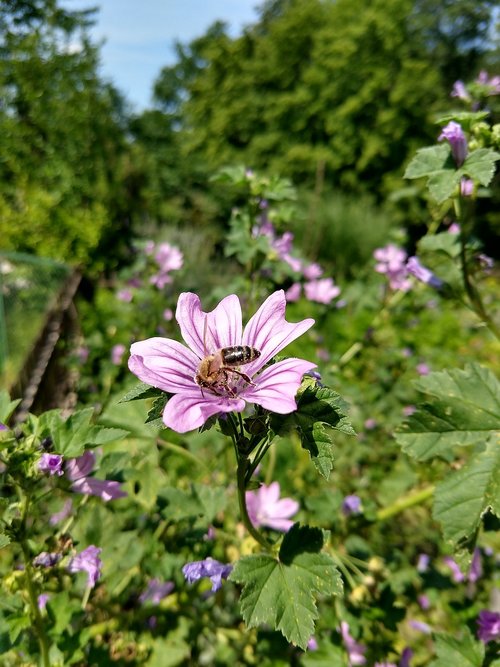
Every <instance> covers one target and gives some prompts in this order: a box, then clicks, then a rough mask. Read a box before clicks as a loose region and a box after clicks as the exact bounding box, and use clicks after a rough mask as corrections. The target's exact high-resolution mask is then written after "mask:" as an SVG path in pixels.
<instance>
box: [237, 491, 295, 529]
mask: <svg viewBox="0 0 500 667" xmlns="http://www.w3.org/2000/svg"><path fill="white" fill-rule="evenodd" d="M245 500H246V504H247V509H248V516H249V517H250V520H251V522H252V523H253V525H254V526H267V527H268V528H274V530H282V531H283V532H286V531H288V530H290V528H291V527H292V526H293V521H290V518H289V517H291V516H293V515H294V514H296V513H297V512H298V511H299V503H298V502H297V501H296V500H293V499H292V498H281V499H280V485H279V482H272V483H271V484H270V485H269V486H266V485H265V484H263V485H262V486H261V487H259V488H258V489H257V491H247V492H246V494H245Z"/></svg>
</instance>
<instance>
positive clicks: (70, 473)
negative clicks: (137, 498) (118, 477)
mask: <svg viewBox="0 0 500 667" xmlns="http://www.w3.org/2000/svg"><path fill="white" fill-rule="evenodd" d="M94 465H95V456H94V453H93V452H92V451H90V450H87V451H86V452H85V453H84V454H82V456H79V457H78V458H76V459H70V460H69V461H68V462H67V463H66V476H67V477H68V479H70V480H71V481H72V482H73V483H72V485H71V490H72V491H74V492H75V493H83V494H85V495H89V496H98V497H99V498H102V500H104V502H108V501H109V500H115V499H117V498H124V497H125V496H126V495H127V494H126V492H125V491H122V490H121V488H120V483H119V482H114V481H110V480H107V479H95V478H94V477H89V475H90V473H91V472H92V470H93V468H94Z"/></svg>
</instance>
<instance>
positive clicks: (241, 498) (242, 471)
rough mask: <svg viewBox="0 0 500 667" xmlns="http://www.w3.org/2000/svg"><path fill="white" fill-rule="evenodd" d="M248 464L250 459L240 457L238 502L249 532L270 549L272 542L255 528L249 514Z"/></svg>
mask: <svg viewBox="0 0 500 667" xmlns="http://www.w3.org/2000/svg"><path fill="white" fill-rule="evenodd" d="M247 465H248V459H247V458H243V457H242V458H240V460H239V461H238V471H237V479H238V502H239V505H240V512H241V518H242V520H243V524H244V525H245V528H246V529H247V530H248V532H249V533H250V535H251V536H252V537H253V538H254V540H256V542H258V543H259V544H260V545H261V546H262V547H264V548H265V549H270V548H271V547H272V544H271V543H270V542H268V541H267V540H266V538H265V537H264V536H263V535H261V534H260V533H259V531H258V530H257V529H256V528H255V526H254V525H253V523H252V522H251V520H250V517H249V516H248V510H247V504H246V499H245V491H246V484H245V476H246V472H247Z"/></svg>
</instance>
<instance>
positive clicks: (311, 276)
mask: <svg viewBox="0 0 500 667" xmlns="http://www.w3.org/2000/svg"><path fill="white" fill-rule="evenodd" d="M302 273H303V275H304V278H305V279H306V280H317V279H318V278H320V277H321V276H322V275H323V269H322V268H321V266H320V265H319V264H317V263H316V262H313V263H312V264H308V265H307V266H305V267H304V269H303V271H302Z"/></svg>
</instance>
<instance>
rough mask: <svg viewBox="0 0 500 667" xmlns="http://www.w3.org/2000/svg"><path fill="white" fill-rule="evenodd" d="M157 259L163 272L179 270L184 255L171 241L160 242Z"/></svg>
mask: <svg viewBox="0 0 500 667" xmlns="http://www.w3.org/2000/svg"><path fill="white" fill-rule="evenodd" d="M155 260H156V263H157V264H158V266H159V267H160V271H161V272H162V273H168V272H169V271H177V270H178V269H180V268H182V264H183V261H184V256H183V254H182V252H181V251H180V250H179V248H176V247H175V246H173V245H170V243H160V244H159V245H158V246H157V247H156V253H155Z"/></svg>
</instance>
